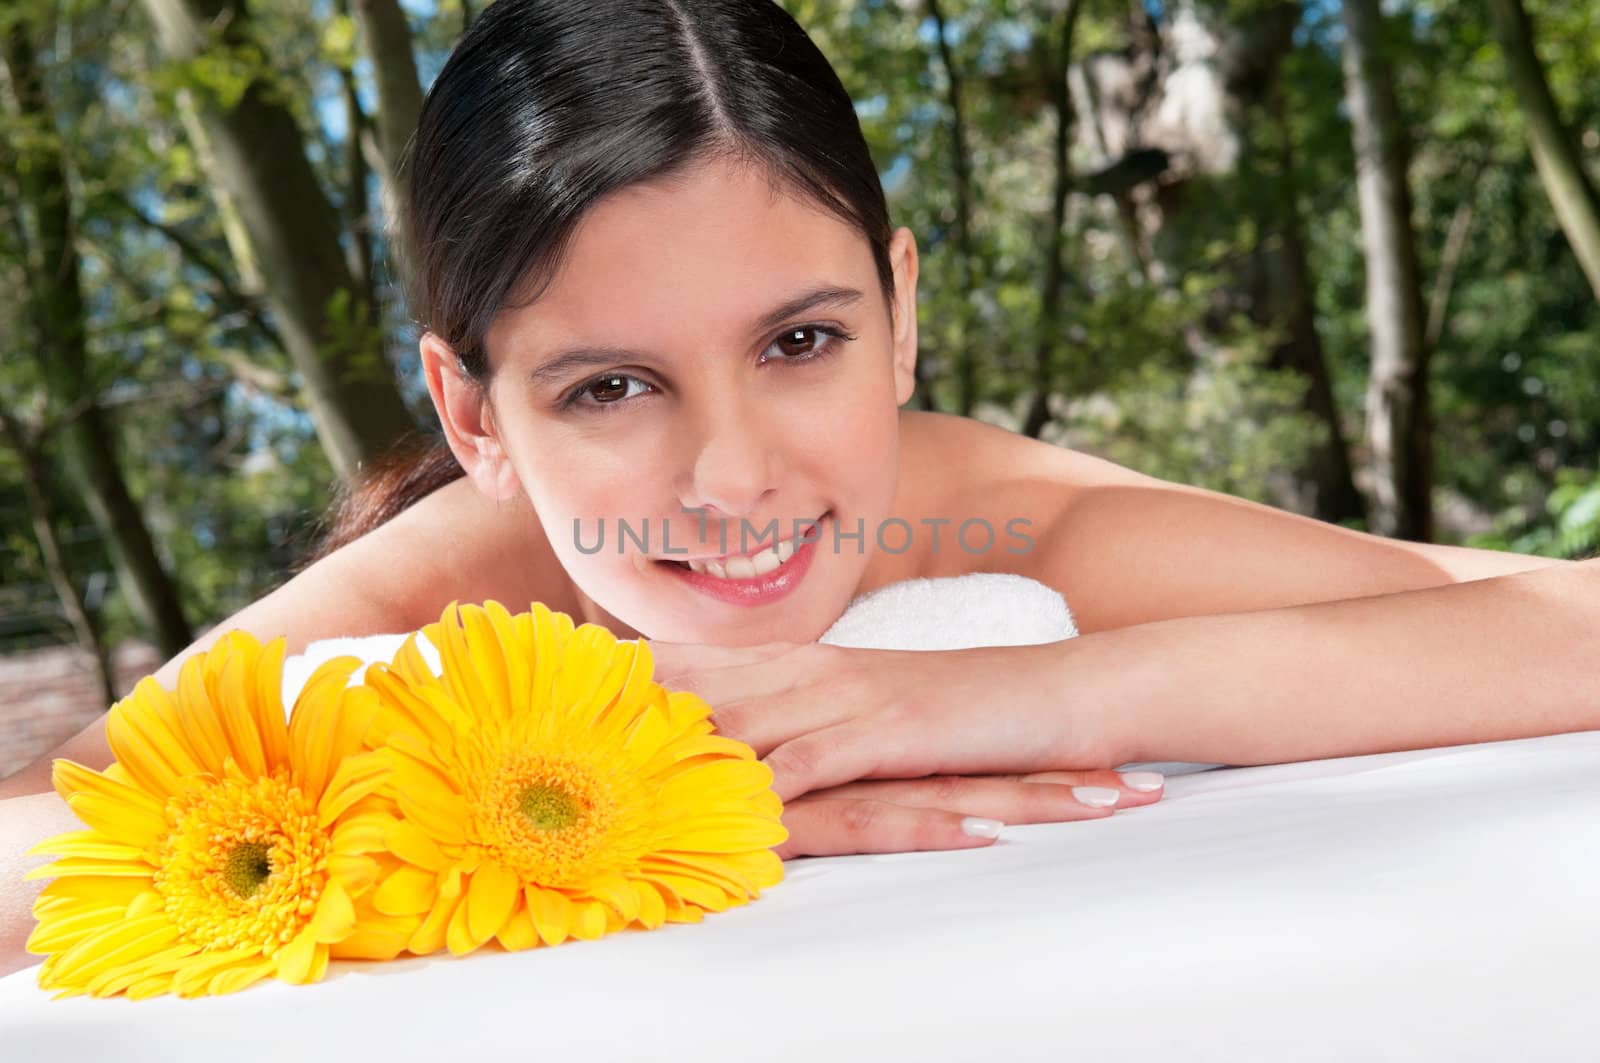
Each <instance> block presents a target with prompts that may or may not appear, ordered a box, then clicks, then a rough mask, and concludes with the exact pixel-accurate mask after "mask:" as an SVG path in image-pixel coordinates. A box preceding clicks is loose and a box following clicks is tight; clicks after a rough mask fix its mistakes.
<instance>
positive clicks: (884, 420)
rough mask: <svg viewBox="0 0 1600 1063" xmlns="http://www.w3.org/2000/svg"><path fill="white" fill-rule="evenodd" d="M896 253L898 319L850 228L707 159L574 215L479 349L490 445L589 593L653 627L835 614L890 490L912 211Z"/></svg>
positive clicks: (740, 624)
mask: <svg viewBox="0 0 1600 1063" xmlns="http://www.w3.org/2000/svg"><path fill="white" fill-rule="evenodd" d="M892 259H893V261H894V265H895V273H896V281H897V287H898V288H899V289H900V292H899V294H898V295H897V302H898V313H897V315H896V320H895V322H894V323H893V324H891V317H890V312H889V307H888V305H887V304H886V302H885V300H884V297H883V294H882V288H881V286H880V284H879V282H878V275H877V271H876V269H875V267H874V263H873V259H872V253H871V250H870V248H869V246H868V243H867V241H866V239H865V238H863V237H862V236H861V235H860V234H859V233H857V232H856V231H855V230H854V229H852V228H850V227H849V226H848V225H846V224H845V223H843V222H841V221H839V220H838V219H836V218H834V217H833V216H832V215H830V214H826V213H823V212H821V211H820V210H817V209H816V208H814V207H812V206H811V205H810V204H809V203H806V202H804V201H802V200H800V199H797V198H793V197H791V196H789V195H787V194H784V193H781V192H778V191H776V190H775V189H774V187H773V186H772V185H771V184H770V183H769V181H768V179H767V177H766V176H765V174H763V173H761V172H757V171H753V170H750V169H744V168H738V167H735V166H732V165H729V164H726V163H721V162H717V163H706V164H703V165H701V166H699V167H697V168H695V169H693V170H690V171H688V172H686V174H685V175H684V176H682V177H680V178H676V179H673V180H670V181H662V182H654V183H651V184H649V185H642V186H634V187H630V188H628V189H625V190H622V191H620V192H618V193H616V194H614V195H612V196H610V197H608V198H607V199H605V200H603V201H602V202H600V203H599V204H597V205H596V206H595V207H594V208H593V209H592V210H591V211H590V212H589V214H588V215H587V216H586V217H585V219H584V220H583V222H582V223H581V225H580V226H579V228H578V229H577V231H576V234H575V238H574V241H573V243H572V244H571V246H570V250H569V253H568V257H567V259H566V260H565V262H564V263H563V265H562V267H561V270H560V272H559V274H558V275H557V277H556V278H555V280H554V282H553V283H552V284H551V286H550V287H549V288H548V289H547V290H546V291H545V292H544V294H542V295H541V296H540V298H539V299H538V300H536V301H535V302H534V303H532V304H530V305H528V306H525V307H521V308H515V309H510V310H508V311H506V312H505V313H503V314H502V315H501V316H500V318H499V319H498V320H497V322H496V323H495V325H494V327H493V328H492V329H491V331H490V333H489V336H488V345H487V346H488V352H489V359H490V366H491V370H492V377H491V383H490V388H489V398H490V403H489V407H488V418H487V420H488V422H490V423H491V428H490V431H492V433H493V434H494V435H495V436H496V437H497V440H498V443H499V450H500V451H501V452H502V454H503V459H501V460H504V461H506V462H509V464H510V466H511V468H512V469H513V470H514V472H515V477H516V480H517V481H518V482H520V485H521V489H522V491H523V492H525V493H526V495H527V496H528V498H529V500H530V501H531V502H532V505H533V508H534V510H535V511H536V512H537V514H538V516H539V519H540V521H541V523H542V524H543V526H544V529H545V533H546V535H547V536H548V537H549V540H550V542H551V544H552V546H553V547H554V549H555V552H556V554H557V556H558V557H559V558H560V560H561V563H562V564H563V565H564V566H565V568H566V569H567V571H568V573H569V574H570V575H571V576H572V578H573V580H574V581H575V582H576V583H577V585H578V587H579V588H580V589H581V590H582V591H583V593H584V594H586V595H587V596H588V597H589V598H590V599H592V600H593V601H594V602H595V603H596V604H597V605H599V606H600V607H601V608H602V609H604V610H605V611H606V612H608V613H610V614H611V615H612V616H614V617H616V618H617V619H618V620H621V621H622V622H623V623H625V624H628V625H629V626H631V627H633V628H634V629H635V630H637V631H638V632H639V633H641V634H643V635H645V636H647V637H651V638H659V639H668V640H673V641H692V642H709V643H719V644H724V645H742V644H752V643H758V642H767V641H774V640H796V641H810V640H812V639H815V638H816V637H817V636H819V635H821V634H822V633H823V632H824V631H825V630H826V629H827V628H828V626H829V625H830V624H831V623H832V622H833V621H834V619H836V618H837V617H838V616H839V614H840V613H841V612H842V611H843V609H844V607H845V605H846V604H847V603H848V602H849V600H850V598H851V597H852V596H853V595H854V593H855V590H856V588H857V586H858V584H859V582H860V580H861V577H862V574H863V571H864V570H865V568H866V566H867V561H868V559H869V557H870V551H871V550H872V548H873V544H874V540H875V535H874V530H875V529H876V527H877V525H878V522H879V521H880V520H881V519H883V518H884V517H886V516H888V515H889V514H890V512H891V507H892V504H893V500H894V494H895V486H896V472H897V460H898V454H897V451H898V441H899V432H898V407H899V405H900V404H901V403H903V402H905V401H906V400H907V399H908V398H909V397H910V394H911V389H912V382H913V376H912V366H913V364H914V359H915V350H916V325H915V321H916V315H915V283H916V250H915V246H914V244H913V242H912V240H911V234H910V233H909V231H907V230H900V231H899V232H897V233H896V234H895V238H894V244H893V253H892ZM479 482H480V483H481V482H484V481H483V480H482V479H481V478H480V479H479ZM819 519H820V523H819V524H812V523H810V522H816V521H818V520H819ZM773 521H776V522H777V523H776V527H775V528H774V527H772V525H771V522H773ZM619 522H625V523H626V524H627V525H628V529H629V532H630V534H629V536H628V537H626V538H624V537H623V536H622V534H621V530H622V529H621V524H620V523H619ZM797 522H798V524H797ZM858 525H859V526H860V527H861V528H862V529H863V530H864V535H863V536H862V537H861V539H860V540H859V541H858V540H857V539H855V538H847V537H845V535H846V534H849V533H853V532H854V531H855V530H856V529H857V527H858ZM808 529H809V530H808ZM797 531H798V532H799V533H801V534H800V535H799V536H798V538H797V534H796V533H797ZM836 531H837V532H838V533H840V534H839V535H838V536H837V537H836V534H835V533H836ZM812 537H814V538H815V539H816V541H815V542H814V543H812V544H811V545H810V546H809V547H806V546H804V545H801V546H800V548H799V550H798V551H797V552H796V553H794V554H793V555H791V554H790V553H789V547H790V546H792V545H794V544H796V543H797V542H798V543H801V544H803V542H804V540H805V539H806V538H812ZM641 540H642V543H641ZM619 543H620V545H621V549H620V551H619ZM836 543H837V548H836ZM597 544H598V548H597ZM774 546H775V547H776V549H775V550H772V551H771V552H768V551H767V550H765V549H763V548H772V547H774ZM739 555H747V556H745V557H744V558H743V559H742V560H733V558H736V557H738V556H739ZM690 559H694V561H695V564H694V565H689V564H686V563H685V562H687V561H689V560H690ZM707 562H710V564H707ZM774 565H776V566H777V567H776V568H774V567H773V566H774ZM719 567H720V573H719V571H718V568H719Z"/></svg>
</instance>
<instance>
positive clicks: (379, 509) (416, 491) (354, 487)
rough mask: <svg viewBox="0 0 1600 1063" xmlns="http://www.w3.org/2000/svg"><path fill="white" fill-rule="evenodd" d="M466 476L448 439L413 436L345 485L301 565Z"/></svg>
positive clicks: (384, 522) (389, 519)
mask: <svg viewBox="0 0 1600 1063" xmlns="http://www.w3.org/2000/svg"><path fill="white" fill-rule="evenodd" d="M465 475H466V472H465V470H463V469H462V468H461V463H460V462H458V461H456V456H455V455H454V454H452V453H451V452H450V447H449V445H448V444H446V443H445V441H444V439H443V438H441V437H438V436H423V435H414V436H410V437H408V438H407V439H404V440H402V441H401V442H400V443H398V444H396V445H395V446H394V447H392V448H391V449H390V450H389V451H388V452H387V453H386V454H384V455H383V457H381V458H379V459H378V460H377V461H375V462H373V463H372V464H370V465H368V466H367V467H365V468H363V469H362V470H361V472H360V473H359V474H358V477H357V479H356V481H355V482H354V483H347V484H344V485H341V486H340V488H339V494H338V497H337V498H335V499H334V502H333V505H331V506H329V507H328V511H327V513H326V514H325V515H324V517H323V519H322V521H321V523H320V525H319V527H318V530H317V533H316V534H317V539H316V545H315V546H314V547H313V548H312V550H311V552H310V553H309V554H307V555H306V556H305V557H304V558H302V559H301V561H300V563H299V565H298V566H297V567H298V568H299V569H304V568H307V567H309V566H310V565H311V564H313V563H314V562H317V561H320V560H321V559H322V558H324V557H327V556H328V555H329V554H331V553H333V552H334V551H335V550H337V549H339V548H340V547H341V546H344V545H345V544H346V543H350V542H353V541H355V540H356V539H359V538H361V537H362V536H363V535H365V534H367V532H369V531H372V530H373V529H374V528H377V527H379V526H380V525H383V524H387V523H388V522H389V521H391V520H393V519H394V518H395V517H397V516H399V515H400V514H401V513H402V512H404V511H405V510H407V509H409V508H410V507H411V506H413V505H415V504H416V503H418V502H420V501H422V500H423V499H424V498H426V497H428V496H429V495H431V494H433V493H434V492H435V491H437V490H439V488H441V487H443V486H444V485H445V484H448V483H452V482H454V481H456V480H459V479H461V478H462V477H463V476H465Z"/></svg>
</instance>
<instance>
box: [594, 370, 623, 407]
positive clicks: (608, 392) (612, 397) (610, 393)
mask: <svg viewBox="0 0 1600 1063" xmlns="http://www.w3.org/2000/svg"><path fill="white" fill-rule="evenodd" d="M584 390H585V391H587V392H588V393H589V397H590V398H591V399H593V400H594V401H595V402H600V403H607V402H615V401H616V400H618V399H625V398H627V397H628V378H627V377H625V376H603V377H601V378H600V379H598V380H595V381H593V382H591V383H590V384H589V386H588V387H587V388H585V389H584Z"/></svg>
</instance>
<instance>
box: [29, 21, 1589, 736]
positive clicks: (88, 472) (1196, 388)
mask: <svg viewBox="0 0 1600 1063" xmlns="http://www.w3.org/2000/svg"><path fill="white" fill-rule="evenodd" d="M786 6H787V7H788V9H789V10H790V11H791V12H792V13H793V14H794V15H795V17H796V18H797V19H798V20H799V21H800V22H801V24H802V25H804V26H805V27H807V28H808V30H809V31H810V32H811V33H812V34H813V36H814V38H815V39H816V40H817V42H818V44H819V45H820V46H821V48H822V50H823V51H824V53H826V54H827V55H828V56H829V57H830V59H831V60H832V61H833V63H834V66H835V68H836V69H837V71H838V73H839V75H840V77H841V79H842V80H843V81H844V83H845V86H846V87H847V88H848V89H849V91H850V92H851V94H852V96H853V97H854V98H855V100H856V102H857V108H858V111H859V114H860V117H861V122H862V125H863V127H864V129H865V130H866V134H867V136H868V138H869V141H870V143H871V145H872V148H873V151H874V154H875V157H876V158H877V160H878V162H879V166H880V170H881V173H882V175H883V180H884V185H885V188H886V190H887V193H888V196H889V200H890V206H891V212H892V216H893V220H894V222H895V224H897V225H908V226H910V227H911V228H912V229H913V231H914V232H915V233H916V234H917V237H918V241H919V245H920V246H921V248H922V251H923V254H924V260H923V262H924V264H923V273H922V278H923V279H922V300H921V308H920V314H921V334H922V337H923V344H924V351H923V357H924V369H925V371H926V374H927V375H926V379H925V380H924V386H923V388H922V389H921V394H920V396H919V399H918V401H920V402H922V403H924V404H926V405H931V406H932V407H935V408H938V409H941V410H947V411H959V412H963V413H968V414H971V415H974V416H978V417H981V418H984V419H986V420H990V421H993V422H996V423H999V424H1004V425H1007V426H1010V427H1012V428H1015V429H1016V430H1018V431H1023V432H1027V433H1029V434H1032V435H1036V436H1040V437H1042V438H1044V439H1046V440H1050V441H1053V442H1058V443H1060V444H1062V445H1065V446H1070V447H1075V448H1081V449H1084V450H1088V451H1091V452H1094V453H1098V454H1102V455H1104V456H1107V457H1109V458H1111V459H1113V460H1116V461H1118V462H1122V463H1125V464H1127V465H1130V466H1133V467H1134V468H1137V469H1140V470H1142V471H1145V472H1147V473H1150V474H1153V475H1156V476H1160V477H1164V478H1168V479H1173V480H1180V481H1184V482H1188V483H1195V484H1201V485H1204V486H1207V487H1211V488H1215V489H1219V490H1222V491H1227V492H1231V493H1235V494H1238V495H1242V496H1245V497H1249V498H1253V499H1258V500H1263V501H1267V502H1269V503H1272V504H1275V505H1279V506H1283V507H1286V508H1290V509H1294V510H1296V511H1299V512H1303V513H1308V514H1312V515H1315V516H1317V517H1320V518H1322V519H1325V520H1330V521H1336V522H1340V523H1343V524H1347V525H1349V526H1352V527H1360V528H1367V529H1370V530H1373V531H1377V532H1380V533H1383V534H1388V535H1396V536H1404V537H1409V538H1419V539H1420V538H1427V539H1434V540H1437V541H1442V542H1465V543H1470V544H1475V545H1486V546H1494V547H1501V548H1511V549H1516V550H1521V551H1528V552H1536V553H1541V554H1550V555H1556V556H1567V557H1576V556H1586V555H1588V554H1589V553H1590V552H1592V551H1594V550H1595V548H1596V546H1597V545H1600V477H1597V474H1596V458H1597V454H1600V342H1597V341H1600V307H1597V299H1600V196H1597V194H1596V184H1597V180H1600V91H1597V89H1596V86H1597V85H1600V76H1597V75H1600V3H1596V2H1594V0H1464V2H1451V0H1397V2H1393V3H1387V4H1380V3H1379V0H1344V2H1343V3H1340V2H1339V0H1308V2H1306V3H1297V2H1294V0H1142V2H1141V0H1054V2H1046V0H1034V2H1028V3H1024V2H1020V0H787V2H786ZM478 9H481V5H477V4H473V3H466V2H463V0H404V3H399V2H397V0H6V2H5V4H4V6H3V10H0V44H3V55H0V286H3V287H0V290H3V291H4V293H5V295H4V298H3V299H0V653H4V654H20V653H23V652H24V651H30V650H33V649H35V648H37V647H40V646H46V645H54V646H60V647H68V646H70V647H76V649H74V650H73V651H72V652H74V653H75V654H78V657H77V659H78V660H80V661H82V662H83V667H84V668H85V669H89V670H95V671H96V674H97V675H98V676H99V677H100V678H99V680H98V683H99V690H100V691H101V692H102V693H103V694H104V696H105V699H106V700H109V699H110V698H112V697H113V695H114V694H116V693H119V692H120V691H118V690H117V689H116V687H117V682H116V680H115V679H114V678H113V676H112V670H111V668H110V667H109V665H108V663H107V652H106V648H107V647H109V646H113V645H116V644H119V643H122V642H124V641H125V640H132V639H139V640H144V641H145V642H147V643H149V644H150V645H152V646H153V647H154V648H155V649H156V650H157V651H158V652H159V654H160V656H161V657H163V658H164V657H166V656H167V655H169V654H171V653H173V652H175V651H177V650H178V649H180V648H181V647H182V646H183V645H185V644H186V643H187V642H188V641H189V639H190V638H191V635H192V634H193V633H195V632H196V631H198V630H199V629H201V628H203V627H204V626H206V625H208V624H211V623H214V622H216V621H217V620H219V619H221V618H223V617H225V616H227V615H228V614H229V613H230V612H232V611H233V610H235V609H237V608H239V607H240V606H242V605H244V604H245V603H247V602H249V601H250V600H252V599H254V598H256V597H258V596H260V595H261V594H262V593H264V592H265V591H267V590H268V589H270V588H272V587H273V586H275V585H276V584H278V583H280V582H281V581H282V580H283V579H284V578H286V576H287V574H288V573H290V572H291V571H292V569H293V566H294V565H295V563H296V561H297V558H300V557H302V556H303V555H304V553H305V551H306V550H307V549H308V547H309V546H310V545H311V543H312V542H313V541H314V537H315V530H316V521H317V519H318V518H319V516H320V515H321V513H322V512H323V511H324V509H325V508H326V506H327V504H328V503H329V502H330V500H331V499H333V498H334V496H335V493H336V490H337V488H338V486H339V484H340V482H341V481H344V482H348V481H349V480H350V478H351V477H355V476H358V475H359V469H360V468H361V466H362V463H363V462H367V461H369V460H370V459H372V458H374V457H375V456H377V455H378V454H380V453H382V452H383V451H384V450H385V449H386V448H387V447H389V446H390V445H391V444H393V443H394V441H395V440H396V439H398V438H400V437H401V436H403V435H404V434H405V433H407V432H411V431H414V430H418V429H422V430H426V429H427V427H428V426H429V423H430V422H431V420H432V411H431V408H430V407H429V405H428V403H427V399H426V394H425V392H424V391H423V390H422V388H421V385H420V381H419V379H418V374H417V372H416V347H415V343H416V336H415V332H414V330H413V329H412V328H411V327H410V325H409V323H408V320H407V316H406V311H405V307H404V305H403V300H402V298H401V295H400V288H401V279H402V278H403V275H404V270H405V261H404V258H405V256H404V254H403V247H402V246H401V244H400V242H398V241H391V240H390V239H389V238H388V237H387V236H386V232H385V224H384V218H385V216H386V210H387V209H388V205H389V204H392V202H393V199H394V197H395V196H396V195H399V194H400V193H401V184H402V182H403V180H404V174H403V171H402V170H400V169H398V161H399V159H400V157H401V153H402V151H403V147H404V145H405V143H406V140H407V138H408V136H409V133H410V130H411V128H412V127H413V125H414V123H415V118H416V114H417V112H418V108H419V107H420V103H421V98H422V93H423V92H424V91H425V90H426V87H427V85H428V84H429V82H430V81H431V79H432V78H433V76H434V75H435V74H436V73H437V71H438V70H439V68H440V66H441V65H442V63H443V61H444V59H445V57H446V55H447V54H448V52H449V50H450V48H451V46H452V44H453V43H454V41H455V40H456V39H457V38H458V36H459V35H460V33H461V32H462V30H463V28H464V27H465V26H466V25H467V24H468V23H470V21H471V19H472V18H473V16H474V14H475V11H476V10H478ZM103 705H104V702H102V703H101V706H100V707H103ZM0 711H3V709H0Z"/></svg>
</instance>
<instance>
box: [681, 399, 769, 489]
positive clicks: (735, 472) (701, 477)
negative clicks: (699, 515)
mask: <svg viewBox="0 0 1600 1063" xmlns="http://www.w3.org/2000/svg"><path fill="white" fill-rule="evenodd" d="M761 422H762V418H761V417H759V416H758V415H757V412H756V411H754V410H752V409H750V408H748V407H747V405H746V404H744V403H741V402H739V401H737V400H735V401H732V402H729V401H726V400H725V399H724V400H723V401H721V402H718V403H716V404H715V408H713V409H709V410H707V411H705V413H704V414H703V415H702V416H701V418H700V424H699V430H698V431H697V432H694V433H693V434H692V435H690V436H689V438H690V439H692V440H694V443H693V444H692V449H691V453H690V460H689V467H688V471H687V474H686V477H685V479H686V483H685V484H684V486H683V488H682V489H681V490H680V491H679V498H680V499H681V501H682V503H683V505H684V507H685V508H699V509H705V510H708V511H711V514H712V515H713V516H715V515H716V513H717V512H720V513H721V514H722V515H723V516H726V517H734V518H738V517H747V516H751V515H753V514H756V513H758V512H761V511H762V509H763V507H764V506H765V504H766V503H767V502H768V501H770V500H769V499H768V497H767V496H768V495H769V494H771V493H773V492H774V491H775V490H776V487H777V480H778V475H779V472H780V469H779V465H780V459H779V456H778V454H777V452H776V449H775V448H774V447H773V445H772V441H771V439H770V438H769V437H768V435H767V431H768V429H767V428H766V426H764V425H763V424H762V423H761Z"/></svg>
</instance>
